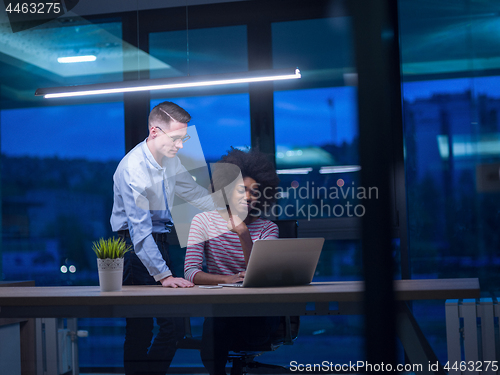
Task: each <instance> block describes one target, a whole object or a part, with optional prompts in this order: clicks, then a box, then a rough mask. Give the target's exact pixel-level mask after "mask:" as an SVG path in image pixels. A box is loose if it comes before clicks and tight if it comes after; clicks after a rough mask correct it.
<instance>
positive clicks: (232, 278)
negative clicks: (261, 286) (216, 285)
mask: <svg viewBox="0 0 500 375" xmlns="http://www.w3.org/2000/svg"><path fill="white" fill-rule="evenodd" d="M226 278H227V280H226V281H224V284H235V283H239V282H242V281H243V279H244V278H245V271H241V272H238V273H235V274H234V275H227V276H226Z"/></svg>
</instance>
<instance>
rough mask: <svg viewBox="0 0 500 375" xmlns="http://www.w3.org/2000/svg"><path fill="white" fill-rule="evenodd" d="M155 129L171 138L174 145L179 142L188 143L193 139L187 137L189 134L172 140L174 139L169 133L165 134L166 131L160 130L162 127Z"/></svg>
mask: <svg viewBox="0 0 500 375" xmlns="http://www.w3.org/2000/svg"><path fill="white" fill-rule="evenodd" d="M155 128H156V129H158V130H161V132H162V133H163V134H165V135H166V136H167V137H168V138H170V139H171V140H172V142H174V143H176V142H177V141H181V142H182V143H186V142H187V141H188V140H189V138H191V137H190V136H189V135H187V134H186V135H185V136H184V137H182V138H172V137H171V136H169V135H168V134H167V133H165V131H164V130H163V129H162V128H160V127H158V126H155Z"/></svg>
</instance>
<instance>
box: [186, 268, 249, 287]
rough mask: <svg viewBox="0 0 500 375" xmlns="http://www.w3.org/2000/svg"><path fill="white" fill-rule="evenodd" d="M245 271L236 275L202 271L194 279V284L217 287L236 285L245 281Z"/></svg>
mask: <svg viewBox="0 0 500 375" xmlns="http://www.w3.org/2000/svg"><path fill="white" fill-rule="evenodd" d="M244 277H245V271H242V272H238V273H236V274H234V275H216V274H214V273H207V272H203V271H200V272H198V273H197V274H195V275H194V277H193V282H194V283H195V284H198V285H217V284H234V283H237V282H239V281H243V278H244Z"/></svg>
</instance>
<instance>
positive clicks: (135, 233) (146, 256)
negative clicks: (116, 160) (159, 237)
mask: <svg viewBox="0 0 500 375" xmlns="http://www.w3.org/2000/svg"><path fill="white" fill-rule="evenodd" d="M119 179H120V193H121V196H122V198H123V203H124V208H125V213H126V215H127V222H128V226H129V228H128V229H129V232H130V236H131V239H132V243H133V244H134V251H135V253H136V255H137V257H138V258H139V259H140V260H141V262H142V264H144V266H145V267H146V268H147V270H148V272H149V274H150V275H151V276H153V277H154V279H155V280H156V281H160V282H161V283H162V285H163V286H171V287H177V286H181V287H182V286H192V283H185V280H183V279H181V280H178V278H174V277H172V271H171V270H170V269H169V268H168V266H167V264H166V262H165V260H164V259H163V257H162V255H161V253H160V251H159V250H158V246H157V245H156V242H155V240H154V238H153V236H152V233H153V223H152V220H151V213H150V212H149V210H148V209H146V208H148V207H149V202H148V201H147V197H146V194H145V191H146V186H145V185H144V182H145V181H147V177H146V176H142V178H141V176H136V175H132V176H131V170H130V168H126V169H123V170H122V173H121V176H119Z"/></svg>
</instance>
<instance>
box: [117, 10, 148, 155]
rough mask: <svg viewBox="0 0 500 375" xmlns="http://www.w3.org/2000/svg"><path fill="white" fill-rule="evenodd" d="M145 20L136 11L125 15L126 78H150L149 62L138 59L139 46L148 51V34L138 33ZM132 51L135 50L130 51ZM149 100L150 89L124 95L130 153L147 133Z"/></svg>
mask: <svg viewBox="0 0 500 375" xmlns="http://www.w3.org/2000/svg"><path fill="white" fill-rule="evenodd" d="M139 15H140V14H139ZM145 22H146V20H144V19H143V22H141V20H140V19H139V16H138V14H137V13H136V12H131V13H127V14H126V15H124V16H123V24H122V30H123V31H122V33H123V42H124V46H123V54H124V56H123V80H124V81H128V80H137V79H148V78H149V70H148V69H145V68H147V65H146V64H145V63H146V62H144V61H139V54H138V51H137V49H136V48H137V47H139V48H140V49H141V50H143V51H145V52H148V51H149V43H148V41H149V34H148V33H147V32H142V31H141V33H138V28H139V27H140V25H141V24H144V23H145ZM139 35H140V36H139ZM139 38H140V39H139ZM131 51H132V52H135V53H130V52H131ZM141 69H142V70H141ZM149 102H150V95H149V91H143V92H132V93H125V94H123V106H124V113H125V152H129V151H130V150H131V149H132V148H134V147H135V145H137V144H138V143H139V142H141V141H143V140H144V139H145V138H146V137H147V136H148V116H149V107H150V104H149Z"/></svg>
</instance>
